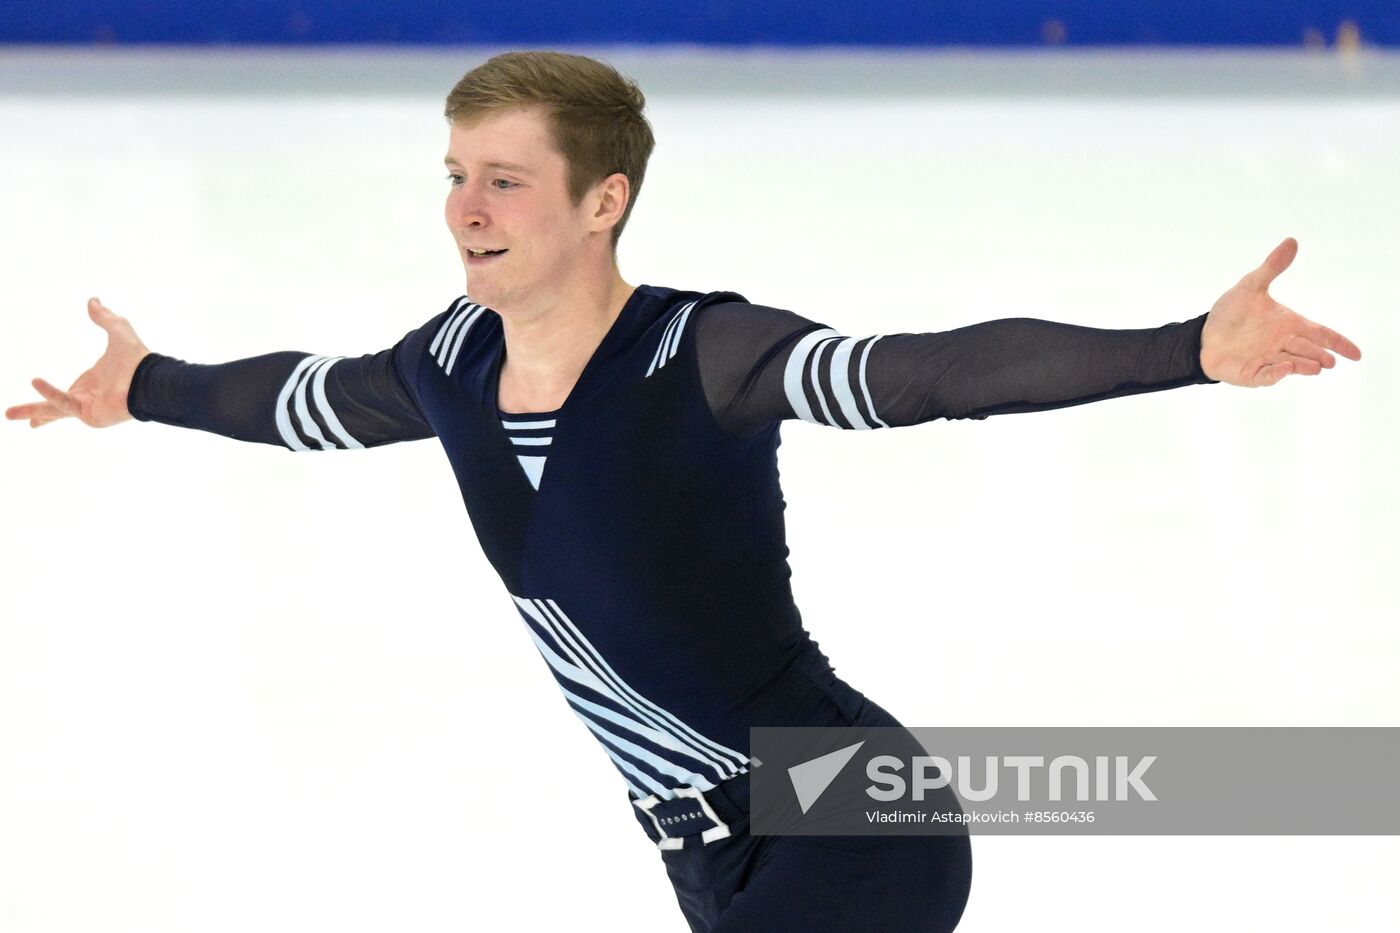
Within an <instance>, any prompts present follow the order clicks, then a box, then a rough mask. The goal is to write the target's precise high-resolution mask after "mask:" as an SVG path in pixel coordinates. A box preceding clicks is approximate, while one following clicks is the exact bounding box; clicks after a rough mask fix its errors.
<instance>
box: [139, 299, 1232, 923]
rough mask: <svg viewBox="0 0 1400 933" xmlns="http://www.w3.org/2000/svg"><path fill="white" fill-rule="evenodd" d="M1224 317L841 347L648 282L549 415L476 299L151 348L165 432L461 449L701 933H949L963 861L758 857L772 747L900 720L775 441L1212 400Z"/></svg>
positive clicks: (472, 481) (535, 631) (491, 315)
mask: <svg viewBox="0 0 1400 933" xmlns="http://www.w3.org/2000/svg"><path fill="white" fill-rule="evenodd" d="M1204 321H1205V315H1202V316H1200V317H1198V318H1195V319H1193V320H1191V321H1188V322H1185V323H1179V324H1177V323H1174V324H1168V325H1164V326H1162V327H1158V328H1151V329H1143V330H1104V329H1097V328H1088V327H1080V326H1077V325H1070V324H1059V323H1054V322H1049V321H1041V320H1035V319H1030V318H1012V319H1004V320H998V321H988V322H984V323H981V324H975V325H971V326H969V327H963V328H958V329H955V330H950V331H945V332H940V333H930V334H893V335H883V336H872V337H861V338H854V337H844V336H842V335H840V334H839V333H837V332H836V331H834V330H832V329H831V328H829V327H826V326H825V325H823V324H820V323H816V322H813V321H810V320H808V319H806V318H803V317H801V316H799V315H796V314H793V313H792V312H789V311H784V310H780V309H776V308H770V307H765V306H761V305H752V304H749V303H747V302H746V301H745V299H744V298H743V297H742V296H740V295H737V294H734V293H732V292H711V293H699V292H688V291H678V290H675V289H670V288H661V287H655V286H648V285H642V286H639V287H637V288H636V290H635V291H634V292H633V294H632V295H631V297H630V298H629V299H628V301H627V303H626V305H625V306H624V307H623V309H622V311H621V313H620V314H619V315H618V317H617V318H616V319H615V321H614V322H613V324H612V325H611V328H610V329H609V330H608V332H607V334H606V335H605V336H604V338H603V340H602V342H601V344H600V345H599V346H598V347H597V349H596V350H595V352H594V353H593V356H592V357H591V358H590V360H589V361H588V363H587V365H586V367H585V368H584V370H583V372H582V374H581V375H580V376H579V379H578V381H577V383H576V384H575V386H574V388H573V390H572V391H571V392H570V394H569V395H568V397H567V400H566V401H565V402H564V404H563V405H562V406H561V407H560V408H559V409H557V410H555V411H552V412H530V413H506V412H502V411H500V410H499V406H498V404H497V386H498V383H499V375H500V370H501V365H502V362H503V360H504V358H505V343H504V339H503V329H502V322H501V319H500V317H499V316H498V315H497V314H496V313H495V312H494V311H491V310H490V309H487V308H484V307H481V306H480V305H477V304H474V303H472V302H471V301H470V299H469V298H467V297H465V296H463V297H461V298H458V299H457V300H455V301H453V302H452V304H451V305H450V306H449V307H448V308H447V310H445V311H444V312H442V313H441V314H438V315H436V316H435V317H434V318H432V319H431V320H430V321H428V322H427V323H426V324H424V325H423V326H422V327H419V328H417V329H415V330H413V331H410V332H409V333H408V334H406V335H405V336H404V338H403V339H402V340H400V341H399V342H398V343H397V344H395V345H394V346H393V347H392V348H390V349H387V350H384V351H382V352H380V353H376V354H370V355H366V356H363V357H359V358H329V357H324V356H317V355H314V354H310V353H304V352H291V351H288V352H282V353H272V354H267V355H264V356H259V357H254V358H251V359H247V360H239V361H235V362H231V363H223V364H219V365H213V366H206V365H199V364H190V363H185V362H183V361H180V360H177V359H174V358H172V357H168V356H163V355H160V354H155V353H152V354H150V355H149V356H147V357H146V358H145V359H143V360H142V361H141V364H140V365H139V366H138V368H137V371H136V374H135V377H134V379H133V381H132V385H131V389H130V393H129V400H128V407H129V408H130V411H131V413H132V415H133V416H134V417H136V418H138V419H141V420H153V421H160V422H164V423H167V424H176V425H182V426H186V427H193V428H200V429H203V430H209V431H214V432H217V433H219V434H223V435H226V436H229V437H234V438H238V439H241V440H246V441H256V442H263V443H268V444H275V445H279V446H282V447H286V448H290V449H292V450H331V449H347V448H354V447H375V446H378V445H381V444H386V443H391V442H395V441H403V440H411V439H417V438H426V437H430V436H434V435H435V436H437V437H438V439H439V440H440V441H441V442H442V445H443V447H444V449H445V451H446V453H447V456H448V459H449V460H450V462H451V464H452V468H453V470H454V471H455V473H456V476H457V481H458V483H459V485H460V487H461V491H462V497H463V500H464V501H465V504H466V508H467V512H468V514H469V515H470V518H471V521H472V524H473V526H474V528H475V530H476V534H477V537H478V539H479V541H480V542H481V546H482V548H483V549H484V551H485V553H486V556H487V558H488V559H489V560H490V562H491V564H492V566H493V567H494V568H495V569H496V570H497V572H498V573H499V574H500V576H501V580H502V581H503V583H504V584H505V588H506V590H507V591H508V592H509V594H510V596H511V598H512V600H513V601H514V604H515V606H516V608H517V609H518V611H519V613H520V616H521V619H522V621H523V623H524V624H525V625H526V626H527V628H528V630H529V632H530V635H531V636H532V637H533V639H534V641H535V644H536V646H537V647H538V648H539V650H540V652H541V654H542V655H543V657H544V658H545V660H546V662H547V663H548V664H549V666H550V668H551V670H552V671H553V673H554V675H555V678H556V679H557V680H558V682H559V685H560V687H561V688H562V689H563V691H564V694H565V698H566V700H567V702H568V704H569V705H570V707H571V708H572V709H573V711H574V713H575V714H576V715H578V717H579V718H580V719H581V720H582V721H583V722H584V724H585V726H586V727H587V728H588V729H590V730H591V731H592V732H593V734H594V736H595V737H596V738H597V739H598V740H599V742H600V743H601V745H602V747H603V749H604V751H605V752H606V754H607V755H608V756H609V758H610V759H611V760H612V762H613V764H614V765H615V766H616V768H617V769H618V771H619V773H620V774H621V776H622V778H623V780H624V782H625V783H626V785H627V787H628V795H629V799H630V800H631V801H633V802H634V804H637V805H638V806H636V807H634V812H635V814H636V816H637V819H638V821H639V823H640V824H641V826H642V827H643V828H644V830H645V831H646V832H647V833H648V834H649V835H650V836H651V837H652V839H653V840H654V841H657V842H658V843H659V844H660V846H661V852H662V857H663V859H664V861H665V862H666V868H667V871H668V873H669V876H670V878H671V881H672V883H673V884H674V886H675V888H676V892H677V897H678V899H679V901H680V904H681V907H682V909H683V911H684V912H685V914H686V917H687V920H688V921H689V923H690V924H691V928H692V930H695V931H700V930H706V931H737V930H760V929H762V930H774V931H776V930H786V929H794V930H796V929H802V930H824V929H832V930H862V929H872V930H875V929H879V930H904V929H909V930H915V929H918V930H936V929H952V927H953V926H954V925H955V924H956V922H957V919H958V916H959V915H960V914H961V911H962V907H963V904H964V903H965V901H966V897H967V889H968V884H969V881H970V874H971V861H970V854H969V850H968V845H967V839H966V838H965V837H962V836H942V837H823V838H822V839H820V840H817V841H815V842H814V841H813V839H812V837H753V836H750V835H749V834H748V833H747V832H746V829H747V816H746V814H747V787H746V785H747V778H746V774H747V772H748V770H749V767H750V762H749V757H748V752H747V750H748V730H749V728H750V727H751V726H756V725H770V726H781V725H848V724H864V725H897V724H898V722H897V720H896V719H895V718H894V717H893V716H891V715H890V714H889V713H888V712H886V711H885V710H883V709H881V708H880V707H879V706H877V705H876V704H875V703H873V702H872V701H870V700H868V699H867V698H865V697H864V696H863V695H862V694H860V693H859V692H858V691H856V690H855V689H854V688H852V687H850V686H849V685H848V684H846V683H844V682H843V681H842V680H840V678H838V677H836V675H835V673H834V671H833V670H832V668H831V665H830V663H829V662H828V660H827V658H826V657H825V656H824V655H823V654H822V652H821V651H820V650H819V648H818V646H817V643H816V642H815V641H813V640H812V639H811V638H810V637H809V635H808V633H807V631H806V630H805V629H804V628H803V626H802V622H801V616H800V614H799V613H798V610H797V607H796V605H795V604H794V602H793V598H792V592H791V588H790V585H789V577H790V571H789V567H788V563H787V556H788V549H787V546H786V543H785V538H784V526H783V507H784V504H783V498H782V491H781V489H780V486H779V482H778V469H777V448H778V445H779V443H780V438H779V425H780V423H781V422H782V421H783V420H785V419H790V418H802V419H804V420H808V421H813V422H816V423H820V424H828V425H832V426H834V427H839V428H843V429H857V430H859V429H875V428H881V427H894V426H900V425H911V424H917V423H921V422H925V421H930V420H933V419H935V418H976V419H981V418H986V417H987V416H989V415H992V414H1004V413H1010V412H1026V411H1039V410H1045V409H1050V408H1060V407H1065V406H1067V405H1076V404H1082V403H1085V402H1090V401H1095V400H1098V399H1105V398H1110V397H1115V396H1122V395H1130V394H1135V393H1139V392H1147V391H1156V390H1160V389H1167V388H1173V387H1176V386H1185V385H1190V384H1197V383H1207V382H1212V381H1213V380H1210V379H1207V378H1206V376H1205V375H1204V373H1203V372H1202V370H1201V368H1200V361H1199V357H1200V332H1201V327H1202V326H1203V324H1204Z"/></svg>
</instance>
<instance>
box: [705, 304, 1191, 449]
mask: <svg viewBox="0 0 1400 933" xmlns="http://www.w3.org/2000/svg"><path fill="white" fill-rule="evenodd" d="M1205 319H1206V315H1204V314H1202V315H1201V316H1200V317H1197V318H1193V319H1191V320H1189V321H1186V322H1184V323H1173V324H1164V325H1162V326H1161V327H1152V328H1143V329H1139V330H1109V329H1102V328H1096V327H1082V326H1080V325H1077V324H1060V323H1056V322H1054V321H1042V320H1037V319H1034V318H1004V319H1001V320H995V321H985V322H983V323H980V324H972V325H970V326H967V327H959V328H956V329H954V330H948V331H940V332H937V333H927V334H887V335H878V334H877V335H873V336H868V337H846V336H844V335H842V334H839V333H837V332H836V331H835V330H834V329H832V328H830V327H828V326H826V325H825V324H820V323H817V322H814V321H811V320H808V319H807V318H804V317H802V316H800V315H797V314H794V313H792V312H791V311H784V310H781V309H778V308H769V307H765V306H763V305H753V304H744V303H739V302H728V303H723V304H715V305H713V306H712V307H709V308H706V309H705V310H704V313H703V315H702V316H701V318H700V321H699V323H698V325H697V328H696V337H695V340H696V354H697V358H698V360H699V366H700V378H701V383H702V385H703V387H704V391H705V398H706V401H707V402H708V403H709V406H710V409H711V411H713V412H714V414H715V418H716V420H717V421H718V422H719V423H720V425H722V426H723V427H724V428H725V429H726V430H729V431H731V432H733V433H736V434H748V433H751V432H753V431H755V430H757V429H758V428H760V427H762V426H764V425H769V424H772V423H774V422H777V421H780V420H783V419H787V418H801V419H802V420H804V421H811V422H814V423H816V424H825V425H831V426H834V427H838V428H848V429H852V428H853V429H862V428H865V429H868V428H884V427H899V426H903V425H912V424H920V423H922V422H925V421H932V420H934V419H937V418H947V419H955V418H957V419H961V418H972V419H978V420H981V419H984V418H986V417H987V416H988V415H1002V414H1011V413H1015V412H1030V411H1046V410H1048V409H1053V408H1065V407H1068V406H1070V405H1082V404H1085V403H1086V402H1096V401H1099V400H1101V399H1107V398H1116V397H1119V396H1124V395H1135V394H1138V393H1141V392H1156V391H1159V390H1162V389H1172V388H1176V387H1178V386H1187V385H1195V384H1207V383H1214V382H1217V381H1218V380H1215V379H1208V378H1207V377H1206V375H1205V373H1204V372H1203V371H1202V370H1201V363H1200V357H1201V328H1202V327H1203V326H1204V325H1205Z"/></svg>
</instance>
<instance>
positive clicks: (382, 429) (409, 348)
mask: <svg viewBox="0 0 1400 933" xmlns="http://www.w3.org/2000/svg"><path fill="white" fill-rule="evenodd" d="M454 305H455V303H454ZM447 313H448V312H444V313H443V314H441V315H439V316H438V317H436V318H434V319H433V320H432V321H429V322H428V323H427V324H425V325H424V326H423V327H421V328H418V329H416V330H413V331H410V332H409V333H408V334H406V335H405V336H404V338H403V339H402V340H400V341H399V342H398V343H397V344H395V345H394V346H393V347H391V348H390V349H387V350H383V351H380V352H379V353H374V354H367V355H365V356H361V357H356V358H343V357H326V356H319V355H316V354H312V353H304V352H300V351H283V352H278V353H269V354H264V355H262V356H255V357H251V358H248V359H243V360H235V361H233V362H229V363H220V364H215V365H204V364H197V363H186V362H185V361H183V360H179V359H175V358H174V357H170V356H164V355H162V354H159V353H152V352H150V350H149V349H147V348H146V346H145V345H144V344H143V343H141V341H140V338H138V337H137V336H136V333H135V331H134V330H133V329H132V328H131V325H130V323H128V322H127V321H126V320H125V319H124V318H121V317H119V316H117V315H116V314H114V313H113V312H112V311H110V310H109V309H107V308H106V307H104V306H103V305H102V304H101V303H100V302H99V301H98V300H97V299H93V300H92V301H90V302H89V304H88V314H89V316H90V317H91V318H92V319H93V321H94V322H95V323H97V324H98V325H99V326H101V327H102V328H103V329H104V330H106V331H107V334H108V346H107V352H106V353H105V354H104V355H103V356H102V358H101V359H99V360H98V362H97V364H96V365H94V366H93V367H92V368H91V369H89V370H88V371H87V372H85V373H83V375H81V376H79V377H78V379H77V381H76V382H74V383H73V386H72V388H70V389H69V390H68V391H67V392H63V391H61V390H59V389H57V388H55V387H54V386H52V385H50V384H49V383H47V382H45V381H44V380H42V379H35V380H34V383H33V384H34V387H35V388H36V389H37V390H38V391H39V393H40V394H41V395H43V396H44V401H43V402H37V403H31V404H29V405H19V406H15V407H14V408H11V409H9V410H8V411H6V413H5V414H6V417H8V418H11V419H28V420H29V422H30V424H31V425H32V426H34V427H40V426H42V425H44V424H47V423H49V422H51V421H55V420H57V419H59V418H64V417H75V418H78V419H79V420H81V421H83V422H84V423H85V424H88V425H91V426H93V427H107V426H109V425H112V424H117V423H120V422H122V421H126V420H128V419H129V418H136V419H138V420H141V421H158V422H161V423H164V424H170V425H177V426H180V427H188V428H197V429H200V430H204V431H210V432H213V433H215V434H221V435H223V436H225V437H231V438H234V439H236V440H242V441H254V442H258V443H264V444H275V445H277V446H280V447H286V448H288V449H290V450H338V449H348V448H357V447H376V446H379V445H381V444H388V443H393V442H395V441H405V440H416V439H419V438H425V437H431V436H432V435H433V429H432V427H431V426H430V425H429V424H428V422H427V421H426V419H425V418H424V417H423V414H422V411H421V407H420V405H419V402H418V398H417V392H416V390H415V382H414V380H415V375H414V373H415V364H416V362H417V361H418V360H420V359H421V358H422V357H423V355H424V354H425V353H426V352H427V350H426V348H427V345H428V342H429V341H430V340H431V339H432V337H433V334H434V331H435V330H436V329H437V325H440V324H441V323H442V319H443V318H445V317H446V316H447Z"/></svg>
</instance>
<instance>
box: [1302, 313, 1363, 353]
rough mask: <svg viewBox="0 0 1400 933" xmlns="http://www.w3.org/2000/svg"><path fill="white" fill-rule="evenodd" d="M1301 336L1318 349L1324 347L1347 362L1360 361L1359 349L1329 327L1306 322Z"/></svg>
mask: <svg viewBox="0 0 1400 933" xmlns="http://www.w3.org/2000/svg"><path fill="white" fill-rule="evenodd" d="M1303 336H1304V337H1306V338H1307V339H1308V340H1311V341H1312V342H1313V343H1315V344H1317V345H1318V346H1319V347H1326V348H1327V349H1329V350H1332V351H1334V352H1336V353H1340V354H1341V355H1342V356H1344V357H1346V358H1347V359H1349V360H1359V359H1361V348H1360V347H1358V346H1357V345H1356V344H1354V343H1352V342H1351V341H1350V340H1348V339H1347V338H1345V337H1343V336H1342V335H1341V334H1339V333H1337V332H1336V331H1335V330H1333V329H1332V328H1330V327H1323V326H1322V325H1321V324H1315V323H1313V322H1312V321H1307V322H1306V324H1305V326H1304V329H1303Z"/></svg>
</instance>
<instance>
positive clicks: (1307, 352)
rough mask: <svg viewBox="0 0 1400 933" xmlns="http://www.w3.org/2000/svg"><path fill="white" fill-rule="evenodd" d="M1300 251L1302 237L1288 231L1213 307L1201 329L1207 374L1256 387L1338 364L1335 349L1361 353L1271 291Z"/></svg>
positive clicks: (1348, 355)
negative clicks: (1261, 262)
mask: <svg viewBox="0 0 1400 933" xmlns="http://www.w3.org/2000/svg"><path fill="white" fill-rule="evenodd" d="M1297 255H1298V241H1297V240H1295V239H1293V238H1292V237H1289V238H1288V239H1286V240H1284V241H1283V242H1282V243H1280V244H1279V245H1278V246H1277V247H1276V248H1275V249H1274V251H1273V252H1272V253H1270V254H1269V258H1268V259H1265V260H1264V264H1263V265H1262V266H1260V267H1259V268H1257V269H1255V270H1254V271H1253V272H1250V273H1249V274H1248V275H1246V276H1245V277H1244V278H1242V279H1240V281H1239V283H1238V284H1237V285H1235V287H1234V288H1232V289H1230V290H1229V291H1228V292H1226V293H1225V294H1223V295H1221V296H1220V300H1219V301H1217V302H1216V303H1215V306H1214V307H1213V308H1211V309H1210V314H1209V315H1207V316H1206V323H1205V328H1204V329H1203V330H1202V331H1201V369H1202V370H1203V371H1204V372H1205V374H1206V376H1207V377H1209V378H1211V379H1218V380H1219V381H1221V382H1228V383H1229V384H1230V385H1235V386H1245V387H1247V388H1251V389H1252V388H1256V387H1258V386H1271V385H1273V384H1274V383H1276V382H1278V381H1279V380H1280V379H1282V378H1283V377H1284V376H1287V375H1290V374H1296V375H1300V376H1316V375H1317V374H1318V373H1320V372H1322V370H1324V369H1331V368H1332V367H1333V366H1336V365H1337V359H1336V357H1334V356H1332V353H1340V354H1341V355H1342V356H1345V357H1346V358H1347V359H1349V360H1359V359H1361V350H1360V349H1358V348H1357V346H1356V344H1354V343H1352V342H1351V341H1350V340H1348V339H1347V338H1345V337H1343V336H1342V335H1341V334H1339V333H1337V332H1336V331H1335V330H1332V329H1331V328H1330V327H1323V326H1322V325H1321V324H1315V323H1313V322H1312V321H1309V320H1308V319H1307V318H1305V317H1303V316H1302V315H1301V314H1299V313H1298V312H1296V311H1293V310H1291V309H1289V308H1285V307H1284V306H1283V305H1281V304H1279V303H1278V302H1277V301H1274V300H1273V299H1272V298H1270V297H1269V284H1270V283H1271V282H1273V280H1274V279H1275V278H1277V277H1278V275H1279V273H1281V272H1282V271H1283V270H1284V269H1287V268H1288V267H1289V266H1290V265H1292V264H1293V257H1294V256H1297ZM1328 350H1331V351H1332V353H1328V352H1327V351H1328Z"/></svg>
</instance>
